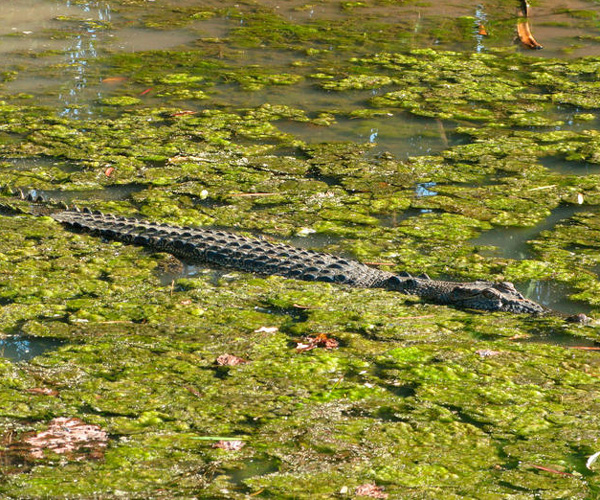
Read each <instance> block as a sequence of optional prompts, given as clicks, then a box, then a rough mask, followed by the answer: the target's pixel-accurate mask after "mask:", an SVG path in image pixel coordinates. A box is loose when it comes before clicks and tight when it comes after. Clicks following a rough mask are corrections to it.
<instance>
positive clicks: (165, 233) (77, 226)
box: [50, 207, 195, 258]
mask: <svg viewBox="0 0 600 500" xmlns="http://www.w3.org/2000/svg"><path fill="white" fill-rule="evenodd" d="M50 216H51V217H52V218H53V219H54V220H56V221H58V222H60V223H61V224H63V225H65V226H66V227H67V228H69V229H72V230H74V231H79V232H85V233H89V234H91V235H93V236H101V237H103V238H106V239H107V240H113V241H121V242H123V243H129V244H134V245H139V246H143V247H147V248H152V249H155V250H160V251H166V252H169V253H172V254H174V255H176V256H178V257H182V258H184V257H193V256H194V250H195V248H194V245H193V243H191V242H190V241H189V238H190V237H191V236H192V234H191V232H190V231H186V230H187V229H189V228H181V227H176V226H169V225H167V224H155V223H151V222H146V221H142V220H138V219H134V218H128V217H119V216H117V215H113V214H104V213H102V212H100V211H94V212H92V211H91V210H90V209H88V208H85V209H83V210H79V209H78V208H77V207H74V208H71V209H69V210H63V211H60V212H56V213H53V214H51V215H50Z"/></svg>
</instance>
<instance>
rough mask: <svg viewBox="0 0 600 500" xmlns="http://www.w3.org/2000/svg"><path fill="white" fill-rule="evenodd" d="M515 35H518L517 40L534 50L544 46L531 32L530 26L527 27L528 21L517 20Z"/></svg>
mask: <svg viewBox="0 0 600 500" xmlns="http://www.w3.org/2000/svg"><path fill="white" fill-rule="evenodd" d="M517 35H518V36H519V40H521V43H522V44H523V45H525V46H526V47H529V48H530V49H534V50H540V49H543V48H544V46H543V45H540V44H539V43H538V42H537V41H536V39H535V38H533V35H532V34H531V28H530V27H529V21H522V20H519V22H518V23H517Z"/></svg>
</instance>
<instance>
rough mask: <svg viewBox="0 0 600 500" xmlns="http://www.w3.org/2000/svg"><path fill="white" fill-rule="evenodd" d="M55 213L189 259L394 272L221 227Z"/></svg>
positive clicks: (331, 271)
mask: <svg viewBox="0 0 600 500" xmlns="http://www.w3.org/2000/svg"><path fill="white" fill-rule="evenodd" d="M51 216H52V218H54V219H55V220H57V221H59V222H61V223H62V224H64V225H65V226H67V227H68V228H70V229H73V230H76V231H82V232H87V233H90V234H92V235H96V236H102V237H104V238H106V239H108V240H115V241H122V242H124V243H129V244H134V245H140V246H143V247H147V248H151V249H154V250H158V251H161V252H168V253H170V254H172V255H175V256H176V257H178V258H180V259H182V260H185V261H186V262H190V263H202V264H209V265H212V266H219V267H225V268H232V269H238V270H241V271H247V272H252V273H260V274H265V275H270V274H275V275H279V276H284V277H287V278H294V279H300V280H306V281H324V282H330V283H341V284H346V285H350V286H355V287H380V286H385V283H386V281H387V280H388V279H389V278H390V277H391V276H393V275H392V273H388V272H385V271H380V270H378V269H374V268H372V267H369V266H366V265H364V264H361V263H360V262H357V261H353V260H348V259H345V258H343V257H338V256H335V255H329V254H325V253H320V252H315V251H312V250H304V249H301V248H296V247H292V246H289V245H285V244H282V243H271V242H268V241H266V240H262V239H257V238H249V237H246V236H242V235H240V234H236V233H231V232H228V231H221V230H218V229H204V228H192V227H178V226H173V225H169V224H156V223H152V222H147V221H143V220H138V219H135V218H126V217H118V216H115V215H111V214H103V213H101V212H90V211H89V210H84V211H83V212H80V211H78V210H64V211H61V212H57V213H54V214H52V215H51Z"/></svg>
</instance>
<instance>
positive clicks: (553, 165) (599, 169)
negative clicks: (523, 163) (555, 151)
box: [540, 156, 600, 176]
mask: <svg viewBox="0 0 600 500" xmlns="http://www.w3.org/2000/svg"><path fill="white" fill-rule="evenodd" d="M540 163H541V164H542V165H543V166H544V167H546V168H547V169H548V170H551V171H552V172H556V173H559V174H563V175H577V176H580V175H591V174H600V165H599V164H597V163H589V162H587V161H573V160H565V159H562V158H557V157H555V156H546V157H544V158H541V159H540Z"/></svg>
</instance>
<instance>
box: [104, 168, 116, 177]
mask: <svg viewBox="0 0 600 500" xmlns="http://www.w3.org/2000/svg"><path fill="white" fill-rule="evenodd" d="M114 171H115V169H114V167H108V168H107V169H106V170H105V171H104V175H106V177H110V176H111V175H112V174H113V172H114Z"/></svg>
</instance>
